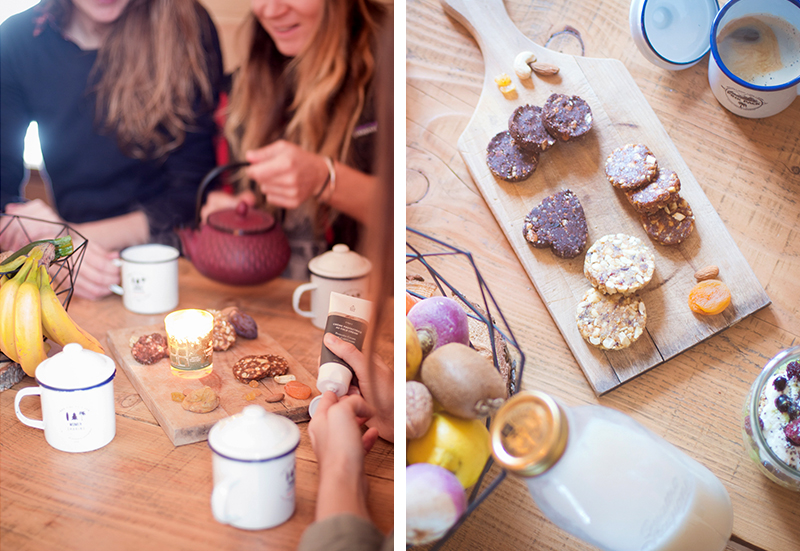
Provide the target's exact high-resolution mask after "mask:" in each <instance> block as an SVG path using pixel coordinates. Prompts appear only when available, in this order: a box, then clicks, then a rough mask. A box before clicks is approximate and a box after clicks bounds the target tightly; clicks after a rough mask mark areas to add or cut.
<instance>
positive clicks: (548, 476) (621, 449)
mask: <svg viewBox="0 0 800 551" xmlns="http://www.w3.org/2000/svg"><path fill="white" fill-rule="evenodd" d="M491 436H492V453H493V455H494V457H495V459H496V460H497V461H498V462H499V463H500V465H501V466H502V467H504V468H505V469H507V470H508V471H510V472H513V473H515V474H517V475H519V476H522V477H525V479H526V482H527V484H528V489H529V490H530V492H531V496H532V497H533V500H534V502H535V503H536V505H537V506H538V507H539V509H540V510H541V511H542V513H544V515H545V516H547V517H548V518H549V519H550V520H551V521H552V522H553V523H555V524H556V525H558V526H559V527H561V528H562V529H564V530H566V531H567V532H570V533H571V534H574V535H575V536H577V537H579V538H581V539H582V540H584V541H586V542H587V543H590V544H592V545H594V546H596V547H598V548H599V549H603V550H605V551H722V550H723V549H725V546H726V544H727V542H728V539H729V538H730V535H731V531H732V529H733V510H732V508H731V500H730V497H729V496H728V492H727V491H726V490H725V487H724V486H723V485H722V483H721V482H720V481H719V479H718V478H717V477H715V476H714V475H713V474H712V473H711V471H709V470H708V469H707V468H705V467H704V466H703V465H701V464H700V463H698V462H697V461H695V460H693V459H691V458H690V457H688V456H687V455H685V454H684V453H683V452H681V451H680V450H678V449H677V448H676V447H674V446H673V445H672V444H670V443H669V442H667V441H666V440H664V439H663V438H661V437H659V436H657V435H656V434H654V433H652V432H650V431H649V430H647V429H646V428H644V427H643V426H642V425H640V424H639V423H637V422H636V421H634V420H633V419H632V418H630V417H628V416H627V415H625V414H623V413H620V412H618V411H616V410H613V409H610V408H607V407H603V406H578V407H571V408H568V407H566V406H563V405H561V404H559V403H557V402H556V401H555V400H554V399H553V398H551V397H550V396H548V395H546V394H544V393H541V392H523V393H520V394H517V395H516V396H514V397H513V398H511V399H510V400H508V401H507V402H506V403H505V404H504V405H503V407H502V408H500V410H499V411H498V412H497V413H496V414H495V416H494V419H493V421H492V426H491Z"/></svg>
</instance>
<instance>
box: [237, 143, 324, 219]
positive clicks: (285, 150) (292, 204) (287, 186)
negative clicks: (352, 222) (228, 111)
mask: <svg viewBox="0 0 800 551" xmlns="http://www.w3.org/2000/svg"><path fill="white" fill-rule="evenodd" d="M245 159H247V160H248V161H249V162H250V163H251V164H250V166H249V167H247V170H246V174H247V177H248V178H250V179H252V180H254V181H255V182H256V184H257V185H258V187H259V189H260V190H261V192H262V193H263V194H264V195H266V197H267V203H269V204H270V205H275V206H278V207H283V208H287V209H295V208H297V207H299V206H300V205H301V204H303V203H304V202H305V201H306V200H307V199H308V198H309V197H311V196H312V195H315V194H317V193H319V191H320V189H321V188H322V186H323V184H324V183H325V180H326V179H327V178H328V165H327V163H326V162H325V159H324V158H323V157H321V156H319V155H316V154H314V153H310V152H308V151H306V150H305V149H303V148H301V147H300V146H298V145H295V144H293V143H290V142H287V141H286V140H278V141H277V142H274V143H271V144H270V145H268V146H266V147H262V148H261V149H256V150H252V151H248V152H247V153H245Z"/></svg>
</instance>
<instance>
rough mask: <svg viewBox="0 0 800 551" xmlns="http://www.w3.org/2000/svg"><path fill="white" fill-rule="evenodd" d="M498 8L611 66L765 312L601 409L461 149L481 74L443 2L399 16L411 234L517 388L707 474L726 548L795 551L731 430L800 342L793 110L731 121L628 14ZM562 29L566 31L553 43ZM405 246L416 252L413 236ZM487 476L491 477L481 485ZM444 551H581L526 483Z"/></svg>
mask: <svg viewBox="0 0 800 551" xmlns="http://www.w3.org/2000/svg"><path fill="white" fill-rule="evenodd" d="M721 3H722V2H721ZM505 6H506V9H507V10H508V12H509V15H510V17H511V19H512V21H513V22H514V23H515V24H516V25H517V27H518V28H519V29H520V30H521V31H522V32H523V33H524V34H525V35H526V36H527V37H528V38H530V39H531V40H533V41H534V42H536V43H538V44H541V45H546V44H548V43H549V46H548V47H550V48H552V49H555V50H558V51H561V52H564V53H569V54H573V55H581V53H582V52H581V41H582V45H583V47H584V52H583V55H585V56H587V57H597V58H612V59H619V60H620V61H622V63H623V64H624V65H625V67H626V68H627V69H628V71H629V72H630V73H631V75H632V77H633V79H634V80H635V82H636V84H637V85H638V86H639V88H640V89H641V91H642V92H643V94H644V96H645V97H646V98H647V100H648V102H649V103H650V105H651V106H652V108H653V109H654V111H655V112H656V114H657V116H658V118H659V119H660V121H661V123H662V125H663V126H664V128H665V129H666V131H667V133H668V134H669V136H670V138H671V139H672V141H673V143H674V144H675V146H676V147H677V149H678V151H679V153H680V155H681V157H682V158H683V160H684V161H685V162H686V164H687V165H688V167H689V169H690V170H691V172H692V174H693V175H694V177H695V178H696V179H697V181H698V182H699V184H700V186H701V187H702V189H703V191H704V193H705V194H706V196H707V197H708V198H709V200H710V202H711V203H712V205H713V207H714V208H715V210H716V211H717V212H718V213H719V215H720V217H721V219H722V221H723V222H724V223H725V225H726V227H727V229H728V231H729V232H730V234H731V236H732V237H733V240H734V241H735V243H736V245H737V246H738V248H739V249H740V250H741V252H742V254H743V255H744V257H745V259H746V260H747V262H748V263H749V264H750V266H751V267H752V269H753V271H754V272H755V274H756V276H757V278H758V281H759V282H760V283H761V285H762V286H763V288H764V289H765V290H766V293H767V294H768V295H769V298H770V299H771V300H772V303H771V305H770V306H768V307H767V308H764V309H762V310H760V311H758V312H756V313H755V314H753V315H751V316H749V317H746V318H745V319H744V320H743V321H741V322H739V323H738V324H736V325H734V326H733V327H730V328H728V329H726V330H724V331H722V332H721V333H718V334H716V335H714V336H713V337H711V338H710V339H708V340H706V341H704V342H702V343H700V344H698V345H696V346H694V347H693V348H691V349H689V350H688V351H686V352H683V353H682V354H680V355H678V356H677V357H675V358H673V359H671V360H669V361H668V362H666V363H664V364H662V365H659V366H657V367H656V368H654V369H652V370H650V371H648V372H646V373H644V374H643V375H641V376H639V377H637V378H636V379H634V380H632V381H629V382H626V383H625V384H624V385H622V386H620V387H619V388H616V389H614V390H612V391H611V392H609V393H608V394H606V395H604V396H602V397H600V398H598V397H597V396H596V395H595V393H594V392H593V391H592V388H591V387H590V385H589V384H588V382H587V380H586V378H585V377H584V375H583V373H582V371H581V369H580V367H579V365H578V364H577V362H576V361H575V359H574V357H573V355H572V354H571V352H570V350H569V348H568V347H567V344H566V342H565V340H564V338H563V337H562V335H561V333H560V332H559V330H558V328H557V326H556V324H555V322H554V321H553V319H552V317H551V316H550V314H549V313H548V310H547V308H546V306H545V304H544V303H543V302H542V300H541V299H540V297H539V295H538V294H537V292H536V290H535V289H534V288H533V285H532V283H531V280H530V279H529V278H528V276H527V275H526V273H525V272H524V270H523V269H522V266H521V265H520V262H519V260H518V259H517V257H516V255H515V253H514V250H513V249H512V247H511V245H510V244H509V242H508V241H507V239H506V238H505V237H504V235H503V232H502V230H501V228H500V226H499V225H498V222H497V221H496V220H495V218H494V217H493V215H492V212H491V210H490V209H489V207H488V206H487V204H486V202H485V201H484V198H483V196H482V195H481V192H480V191H479V189H478V187H477V186H476V185H475V183H474V181H473V180H472V178H471V177H470V174H469V172H468V170H467V167H466V165H465V163H464V161H463V160H462V158H461V156H460V154H459V152H458V150H457V141H458V139H459V136H460V135H461V133H462V131H463V130H464V129H465V127H466V126H467V123H468V122H469V120H470V117H471V116H472V114H473V112H474V110H475V107H476V105H477V104H478V99H479V95H480V91H481V88H482V85H483V77H484V65H483V58H482V55H481V51H480V49H479V48H478V45H477V43H476V42H475V40H473V38H472V37H471V35H470V34H469V33H468V32H467V30H466V29H465V28H464V27H462V26H461V25H460V24H459V23H457V22H456V21H455V20H454V19H452V18H451V17H449V16H447V15H446V14H445V13H444V11H443V9H442V7H441V5H440V3H439V0H408V2H407V4H406V9H407V14H406V162H407V165H406V170H407V173H406V223H407V225H408V226H409V227H412V228H415V229H418V230H422V231H424V232H425V233H427V234H428V235H430V236H432V237H435V238H438V239H441V240H444V241H446V242H448V243H450V244H452V245H456V246H459V247H461V248H463V249H466V250H469V251H471V252H472V254H473V256H474V259H475V263H476V264H477V266H478V268H479V269H480V271H481V274H482V275H483V277H484V279H485V280H486V282H487V284H488V286H489V288H490V289H491V290H492V291H493V293H494V296H495V298H496V299H497V301H498V303H499V306H500V308H501V310H502V312H503V313H504V315H505V316H506V318H507V319H508V321H509V324H510V326H511V328H512V329H513V331H514V334H515V336H516V338H517V340H518V342H519V343H520V345H521V348H522V350H523V352H524V353H525V355H526V358H527V360H526V364H525V369H524V378H523V388H526V389H540V390H544V391H546V392H548V393H550V394H551V395H553V396H556V397H557V398H560V399H562V400H563V401H564V402H565V403H567V404H571V405H578V404H586V403H589V404H602V405H604V406H609V407H612V408H615V409H618V410H621V411H623V412H625V413H627V414H629V415H631V416H632V417H634V418H635V419H636V420H638V421H639V422H641V423H642V424H644V425H645V426H647V427H648V428H650V429H652V430H653V431H655V432H656V433H658V434H659V435H661V436H663V437H664V438H666V439H667V440H668V441H670V442H671V443H673V444H674V445H676V446H677V447H678V448H680V449H681V450H683V451H684V452H686V453H687V454H688V455H690V456H691V457H693V458H695V459H697V460H698V461H700V462H701V463H703V464H704V465H706V466H707V467H708V468H709V469H711V470H712V471H713V472H714V474H715V475H716V476H718V477H719V478H720V479H721V480H722V482H723V484H724V485H725V487H726V488H727V490H728V492H729V494H730V496H731V499H732V501H733V508H734V527H733V538H732V540H731V542H730V543H729V546H728V549H729V550H734V549H750V548H752V549H762V550H766V551H783V550H786V549H798V548H800V494H798V493H796V492H790V491H788V490H785V489H783V488H781V487H779V486H777V485H776V484H774V483H772V482H770V481H769V480H768V479H767V478H765V477H764V476H762V475H761V474H760V473H759V472H758V471H757V470H756V467H755V465H754V464H753V463H752V462H751V460H750V459H749V457H748V456H747V455H746V454H745V452H744V448H743V445H742V438H741V428H740V419H741V412H742V405H743V403H744V400H745V395H746V393H747V392H748V390H749V387H750V384H751V383H752V381H753V380H754V379H755V377H756V375H757V374H758V373H759V371H760V370H761V368H762V367H763V365H764V364H765V363H766V362H767V361H768V360H769V358H771V357H772V356H773V355H775V354H776V353H777V352H778V351H779V350H782V349H784V348H788V347H789V346H792V345H795V344H797V343H798V342H800V249H799V248H798V243H800V100H796V101H795V102H794V103H793V104H792V105H791V106H790V107H789V108H788V109H787V110H785V111H784V112H783V113H781V114H780V115H778V116H774V117H771V118H768V119H755V120H748V119H744V118H740V117H737V116H735V115H733V114H731V113H730V112H728V111H727V110H725V109H724V108H723V107H722V106H721V105H720V104H719V103H718V102H717V101H716V99H715V98H714V96H713V95H712V93H711V90H710V89H709V86H708V81H707V66H708V65H707V57H706V58H704V59H703V60H701V61H700V62H699V63H698V64H697V65H695V66H694V67H691V68H689V69H686V70H683V71H679V72H671V71H666V70H663V69H659V68H657V67H655V66H653V65H651V64H650V63H649V62H648V61H647V60H646V59H645V58H644V57H643V56H642V55H641V54H640V53H639V51H638V50H637V49H636V47H635V45H634V43H633V39H632V38H631V36H630V32H629V27H628V10H629V6H630V3H629V2H627V1H624V0H607V1H602V2H601V1H600V0H561V1H558V2H556V1H553V0H524V1H518V0H506V2H505ZM565 27H570V28H571V29H572V30H571V31H569V32H561V31H564V29H565ZM577 36H580V40H579V39H578V38H577ZM511 57H512V58H513V55H512V56H511ZM511 72H512V71H511V67H509V74H510V73H511ZM619 100H620V101H621V102H624V101H625V98H624V97H621V98H619ZM407 240H408V242H409V243H411V244H413V245H414V246H416V247H419V248H421V249H423V250H424V249H425V248H426V247H427V245H426V243H425V241H424V240H422V239H420V238H419V237H417V236H415V235H412V234H407ZM416 271H419V270H416ZM447 277H448V280H449V281H450V282H451V283H453V284H454V285H455V286H456V287H459V285H462V284H463V285H469V282H470V281H471V280H474V273H472V272H471V269H470V268H469V267H468V266H466V267H464V266H462V265H461V264H456V263H453V264H452V266H451V267H450V268H449V271H448V272H447ZM497 473H498V470H497V468H496V467H495V468H493V470H492V472H491V473H490V477H491V476H496V475H497ZM444 549H486V550H493V549H498V550H500V549H537V550H539V551H546V550H556V549H558V550H570V551H573V550H589V549H593V548H592V547H590V546H588V545H586V544H584V543H582V542H581V541H579V540H577V539H576V538H575V537H573V536H570V535H569V534H566V533H565V532H563V531H561V530H560V529H558V528H556V527H555V526H554V525H552V524H551V523H550V522H549V521H547V520H546V519H545V518H544V517H543V516H542V514H541V513H540V512H539V511H538V509H537V507H536V506H535V505H534V504H533V502H532V500H531V499H530V497H529V495H528V493H527V490H526V488H525V486H524V485H523V483H522V481H521V480H519V479H516V478H514V477H508V478H507V479H506V480H504V481H503V482H502V483H501V484H500V485H499V487H498V488H497V490H496V491H495V492H493V493H492V494H491V495H489V497H488V498H487V499H486V501H485V502H484V503H483V504H482V505H481V506H480V507H479V508H478V509H477V510H476V511H475V513H474V514H473V515H472V516H471V517H470V518H469V519H468V520H467V521H466V523H465V524H464V525H463V526H462V527H461V528H460V529H459V530H458V531H457V532H456V534H455V535H454V536H453V537H452V539H451V540H450V541H449V542H447V544H446V545H445V546H444Z"/></svg>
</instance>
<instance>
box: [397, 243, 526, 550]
mask: <svg viewBox="0 0 800 551" xmlns="http://www.w3.org/2000/svg"><path fill="white" fill-rule="evenodd" d="M406 232H407V234H408V233H411V234H413V235H416V236H417V237H418V238H419V239H415V244H413V245H412V244H411V243H409V241H408V239H406V267H407V268H408V267H409V266H414V267H415V268H419V267H424V269H425V271H426V272H427V274H429V275H430V277H431V279H432V280H433V283H435V284H436V286H437V288H438V290H439V292H440V293H441V294H442V295H443V296H449V297H458V298H459V299H460V300H461V302H462V303H463V304H465V305H467V307H468V308H469V309H470V310H471V311H470V312H468V313H467V315H468V316H469V317H471V318H472V319H474V320H478V321H480V322H482V323H484V324H486V328H487V330H488V332H489V341H490V342H491V344H492V357H493V362H494V366H495V369H498V370H499V363H498V353H502V351H498V350H497V347H496V342H497V339H496V338H495V332H498V333H499V334H500V335H501V336H502V337H503V339H504V340H505V342H506V344H507V346H508V351H509V356H510V359H511V366H512V369H511V374H510V376H509V377H510V379H511V380H510V384H509V396H511V395H512V394H514V393H516V392H517V391H518V390H519V389H520V388H521V385H522V372H523V369H524V367H525V354H524V353H523V352H522V350H521V348H520V346H519V344H518V343H517V340H516V338H515V337H514V333H513V331H512V330H511V327H510V326H509V325H508V322H507V321H506V318H505V316H504V315H503V312H502V311H501V310H500V307H499V306H498V305H497V301H496V300H495V299H494V296H493V295H492V292H491V290H490V289H489V286H488V285H487V283H486V281H485V280H484V279H483V276H482V275H481V273H480V270H478V267H477V266H476V265H475V260H474V259H473V258H472V253H470V252H468V251H464V250H462V249H459V248H457V247H454V246H452V245H450V244H448V243H445V242H444V241H441V240H439V239H435V238H433V237H430V236H428V235H426V234H424V233H422V232H420V231H418V230H415V229H413V228H409V227H406ZM406 271H408V270H406ZM454 271H457V272H458V273H460V274H461V278H460V281H459V285H458V286H459V287H461V289H459V288H457V286H456V285H453V284H451V283H450V282H449V281H448V279H447V278H446V277H445V275H444V274H445V273H448V274H451V275H452V273H453V272H454ZM451 279H452V278H451ZM464 287H469V288H470V290H471V291H472V292H475V293H476V294H479V295H480V297H481V300H482V302H481V304H482V306H483V311H481V310H480V309H479V308H476V307H475V305H474V304H473V302H471V300H470V299H468V298H467V297H466V296H465V294H466V293H467V291H465V289H464ZM409 292H410V293H411V294H412V295H415V296H417V297H419V298H425V297H420V295H419V294H418V293H415V292H413V291H409ZM490 423H491V419H487V420H486V426H487V427H488V426H489V425H490ZM493 462H494V459H493V458H492V456H491V455H490V456H489V459H488V460H487V462H486V465H485V466H484V468H483V472H482V473H481V475H480V478H479V479H478V481H477V482H476V483H475V485H474V486H473V487H472V492H470V496H469V497H468V501H467V503H468V505H467V509H466V510H465V511H464V513H463V514H462V515H461V517H460V518H459V519H458V520H457V521H456V523H455V524H454V525H453V526H452V527H451V528H450V529H449V530H448V531H447V532H446V533H445V534H444V536H442V537H441V538H440V539H439V540H438V541H437V542H436V543H435V544H434V545H433V546H432V547H430V551H434V550H437V549H439V548H441V547H442V546H443V545H444V544H445V542H447V540H448V539H450V537H451V536H452V535H453V534H454V533H455V532H456V531H457V530H458V528H459V527H460V526H461V525H462V524H463V523H464V521H466V520H467V518H468V517H469V515H470V514H472V512H473V511H474V510H475V509H477V508H478V506H479V505H480V504H481V503H482V502H483V500H484V499H486V498H487V497H488V496H489V495H490V494H491V493H492V492H493V491H494V490H495V489H496V488H497V486H499V485H500V483H501V482H502V481H503V480H504V479H505V476H506V471H504V470H503V471H501V472H500V473H499V474H498V475H497V477H495V478H494V480H492V481H491V482H487V483H486V484H485V485H484V478H486V475H487V473H488V472H489V469H490V468H491V467H492V464H493ZM481 488H483V489H481ZM406 548H407V549H411V548H413V546H406Z"/></svg>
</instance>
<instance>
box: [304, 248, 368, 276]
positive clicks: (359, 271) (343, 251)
mask: <svg viewBox="0 0 800 551" xmlns="http://www.w3.org/2000/svg"><path fill="white" fill-rule="evenodd" d="M371 269H372V263H371V262H370V261H369V260H367V259H366V258H364V257H363V256H361V255H360V254H358V253H357V252H355V251H351V250H350V247H348V246H347V245H345V244H343V243H339V244H337V245H334V246H333V249H331V250H330V251H327V252H324V253H322V254H321V255H319V256H316V257H314V258H312V259H311V260H310V261H309V263H308V270H309V271H310V272H311V273H312V274H316V275H318V276H320V277H325V278H328V279H356V278H359V277H364V276H366V275H367V274H368V273H369V272H370V270H371Z"/></svg>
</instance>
